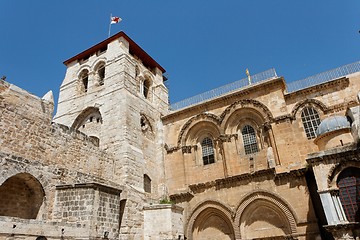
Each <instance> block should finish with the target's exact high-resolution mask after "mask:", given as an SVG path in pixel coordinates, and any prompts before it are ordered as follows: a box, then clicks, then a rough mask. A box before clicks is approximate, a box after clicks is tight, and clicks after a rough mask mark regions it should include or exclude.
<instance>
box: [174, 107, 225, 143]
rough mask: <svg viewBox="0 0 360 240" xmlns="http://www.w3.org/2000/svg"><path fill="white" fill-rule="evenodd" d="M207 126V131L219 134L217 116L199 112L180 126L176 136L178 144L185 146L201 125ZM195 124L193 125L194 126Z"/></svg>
mask: <svg viewBox="0 0 360 240" xmlns="http://www.w3.org/2000/svg"><path fill="white" fill-rule="evenodd" d="M196 125H197V126H196ZM205 125H206V126H208V127H207V128H208V130H209V131H208V132H213V134H215V135H216V134H217V133H218V134H220V133H221V131H220V128H219V127H220V121H219V118H218V117H217V116H216V115H214V114H211V113H201V114H198V115H196V116H194V117H192V118H190V119H189V120H188V121H187V122H186V123H185V124H184V125H183V126H182V128H181V130H180V133H179V136H178V142H177V144H178V146H179V147H180V146H186V144H188V143H190V142H191V140H192V139H195V137H194V136H196V135H197V134H198V133H199V130H200V129H201V127H202V126H205ZM194 126H195V127H194Z"/></svg>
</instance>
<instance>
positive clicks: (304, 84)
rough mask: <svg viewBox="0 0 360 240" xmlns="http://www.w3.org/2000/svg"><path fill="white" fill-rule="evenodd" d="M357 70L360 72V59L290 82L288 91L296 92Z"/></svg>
mask: <svg viewBox="0 0 360 240" xmlns="http://www.w3.org/2000/svg"><path fill="white" fill-rule="evenodd" d="M356 72H360V61H358V62H354V63H350V64H347V65H344V66H341V67H338V68H335V69H332V70H329V71H326V72H322V73H319V74H316V75H313V76H310V77H307V78H304V79H301V80H297V81H293V82H290V83H288V84H287V92H288V93H290V92H295V91H298V90H301V89H304V88H308V87H312V86H315V85H319V84H321V83H325V82H329V81H331V80H335V79H338V78H341V77H344V76H346V75H349V74H352V73H356Z"/></svg>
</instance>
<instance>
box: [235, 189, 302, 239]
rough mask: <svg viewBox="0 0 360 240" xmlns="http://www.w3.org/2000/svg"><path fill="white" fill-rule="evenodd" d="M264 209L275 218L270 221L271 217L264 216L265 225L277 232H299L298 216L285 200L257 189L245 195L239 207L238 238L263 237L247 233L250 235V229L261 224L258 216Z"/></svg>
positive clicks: (236, 228) (236, 220) (236, 216)
mask: <svg viewBox="0 0 360 240" xmlns="http://www.w3.org/2000/svg"><path fill="white" fill-rule="evenodd" d="M264 211H266V212H267V213H269V214H268V216H269V217H271V218H272V219H273V220H272V221H270V219H266V218H262V221H264V222H265V223H263V224H264V226H265V225H266V226H265V227H273V228H274V231H275V232H276V233H277V234H285V235H289V234H295V233H296V232H297V230H296V223H297V218H296V216H295V214H294V211H293V209H291V207H290V205H289V204H288V203H286V202H285V200H283V199H281V198H280V197H279V196H276V195H274V194H273V193H270V192H267V191H255V192H252V193H249V194H247V195H246V196H245V197H243V198H242V200H241V201H240V204H239V207H238V208H237V211H236V215H235V221H234V226H235V235H236V239H241V238H255V237H261V236H254V235H250V236H246V235H249V233H248V230H251V229H252V228H254V227H256V226H257V225H258V224H260V223H259V220H260V219H259V218H258V217H259V215H260V213H263V212H264ZM267 220H269V221H267ZM274 223H275V224H274ZM265 227H264V229H265ZM263 234H266V233H265V232H264V233H263ZM244 235H245V236H244ZM263 237H264V236H263Z"/></svg>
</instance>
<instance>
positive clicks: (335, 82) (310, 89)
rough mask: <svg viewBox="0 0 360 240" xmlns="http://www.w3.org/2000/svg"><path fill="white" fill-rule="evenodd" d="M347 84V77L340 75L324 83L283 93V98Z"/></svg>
mask: <svg viewBox="0 0 360 240" xmlns="http://www.w3.org/2000/svg"><path fill="white" fill-rule="evenodd" d="M348 85H349V78H347V77H341V78H338V79H335V80H332V81H328V82H325V83H321V84H317V85H315V86H310V87H307V88H303V89H300V90H298V91H295V92H290V93H285V94H284V97H285V100H288V99H289V98H293V97H296V96H300V95H309V94H311V93H314V92H318V91H322V90H324V89H330V88H333V87H340V88H341V89H344V88H345V87H347V86H348Z"/></svg>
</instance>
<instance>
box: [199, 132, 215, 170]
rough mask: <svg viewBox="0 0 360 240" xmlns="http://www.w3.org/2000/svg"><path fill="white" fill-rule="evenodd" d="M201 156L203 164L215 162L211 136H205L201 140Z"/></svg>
mask: <svg viewBox="0 0 360 240" xmlns="http://www.w3.org/2000/svg"><path fill="white" fill-rule="evenodd" d="M201 150H202V158H203V163H204V165H207V164H211V163H214V162H215V157H214V145H213V141H212V140H211V138H209V137H206V138H204V140H202V142H201Z"/></svg>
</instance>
